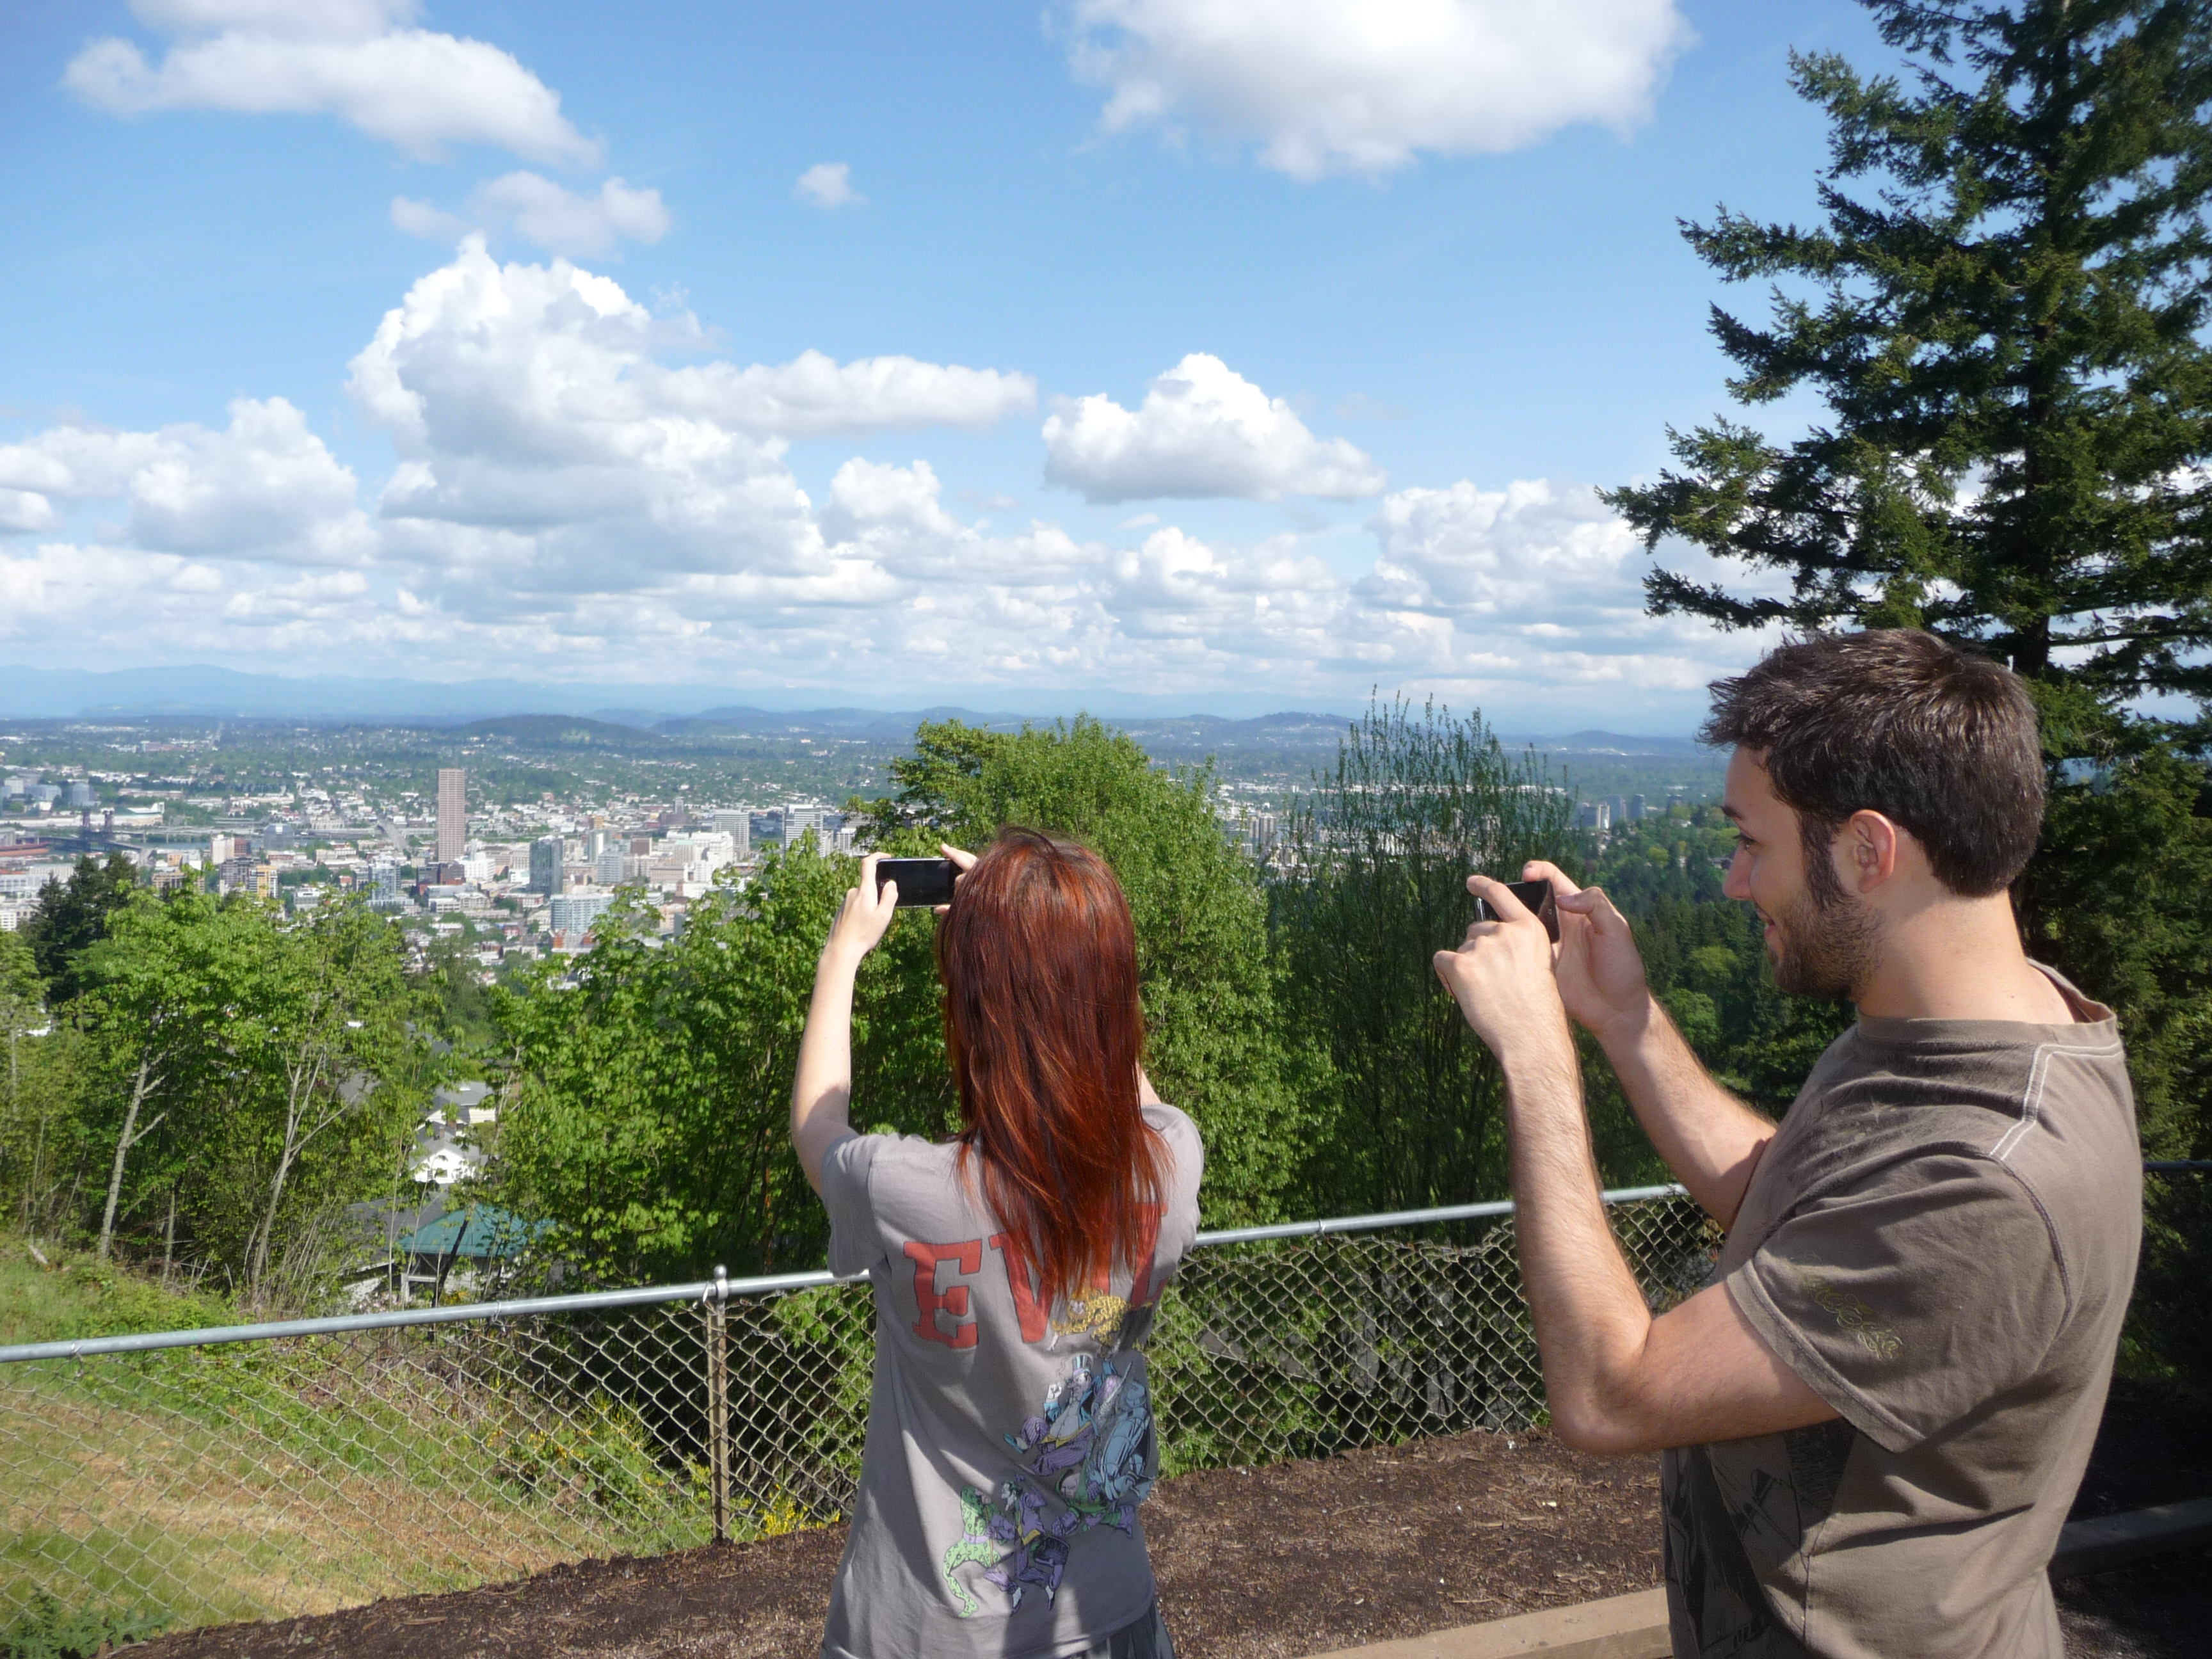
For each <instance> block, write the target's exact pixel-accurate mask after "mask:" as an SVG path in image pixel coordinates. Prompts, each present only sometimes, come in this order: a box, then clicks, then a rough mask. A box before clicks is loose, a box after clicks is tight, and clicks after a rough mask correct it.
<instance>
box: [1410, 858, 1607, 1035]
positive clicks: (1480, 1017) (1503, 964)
mask: <svg viewBox="0 0 2212 1659" xmlns="http://www.w3.org/2000/svg"><path fill="white" fill-rule="evenodd" d="M1467 890H1468V892H1470V893H1473V894H1475V895H1476V896H1479V897H1480V898H1481V899H1482V900H1484V901H1485V902H1486V903H1487V904H1488V905H1489V906H1490V909H1491V913H1492V915H1495V916H1496V917H1498V920H1497V921H1478V922H1474V923H1473V924H1472V925H1470V926H1469V927H1468V930H1467V938H1466V939H1464V940H1463V941H1462V943H1461V945H1460V947H1459V949H1457V950H1456V951H1437V954H1436V957H1435V963H1436V969H1437V978H1438V979H1440V980H1442V981H1443V982H1444V988H1445V989H1446V990H1448V991H1449V992H1450V993H1451V994H1452V996H1453V999H1454V1000H1456V1001H1457V1002H1458V1004H1459V1008H1460V1012H1462V1014H1464V1015H1466V1016H1467V1023H1468V1024H1469V1025H1471V1026H1473V1027H1474V1034H1475V1035H1476V1036H1479V1037H1480V1038H1481V1039H1482V1040H1483V1041H1484V1042H1486V1043H1488V1044H1489V1045H1490V1051H1491V1052H1492V1054H1496V1055H1497V1056H1498V1061H1499V1063H1500V1064H1505V1063H1508V1062H1510V1061H1511V1060H1516V1059H1518V1058H1520V1057H1522V1055H1524V1054H1533V1052H1534V1048H1533V1047H1532V1045H1545V1046H1548V1047H1550V1048H1554V1049H1556V1048H1559V1047H1560V1046H1561V1045H1562V1043H1563V1042H1564V1039H1565V1036H1566V1021H1565V1019H1564V1018H1561V1017H1560V1007H1559V986H1558V983H1557V981H1555V980H1554V979H1553V973H1552V941H1551V939H1550V937H1549V936H1548V935H1547V933H1545V931H1544V924H1543V923H1542V922H1541V921H1537V920H1536V918H1535V916H1534V915H1533V914H1532V913H1531V912H1530V911H1529V909H1528V907H1527V906H1525V905H1523V904H1522V902H1521V901H1520V900H1519V899H1516V898H1515V897H1514V896H1513V890H1512V889H1511V888H1510V887H1508V886H1506V885H1505V884H1504V882H1500V881H1492V879H1491V878H1489V877H1487V876H1469V877H1468V878H1467ZM1567 1062H1568V1064H1569V1065H1570V1066H1572V1064H1573V1063H1574V1060H1573V1054H1572V1050H1571V1048H1569V1050H1568V1054H1567Z"/></svg>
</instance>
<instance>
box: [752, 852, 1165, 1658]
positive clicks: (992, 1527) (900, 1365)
mask: <svg viewBox="0 0 2212 1659" xmlns="http://www.w3.org/2000/svg"><path fill="white" fill-rule="evenodd" d="M945 855H946V856H947V857H948V858H951V860H953V861H954V862H955V863H956V864H957V865H958V866H960V868H961V871H962V874H961V875H960V876H959V878H958V884H957V886H956V887H955V889H954V891H953V897H952V902H951V904H950V905H949V906H947V907H945V910H944V912H943V913H942V914H943V920H942V921H941V922H940V923H939V927H938V933H937V965H938V974H939V978H941V979H942V980H943V981H944V985H945V1003H944V1012H945V1048H946V1050H947V1052H948V1053H949V1054H950V1056H951V1061H952V1073H953V1079H954V1081H955V1083H956V1084H957V1087H958V1091H959V1096H960V1115H961V1124H962V1128H961V1132H960V1133H958V1134H957V1135H956V1136H955V1137H954V1138H953V1139H951V1140H950V1141H948V1142H944V1143H941V1144H940V1143H933V1142H930V1141H927V1140H922V1139H918V1138H915V1137H914V1136H909V1135H889V1134H872V1135H859V1134H854V1133H853V1130H852V1127H851V1125H850V1123H849V1121H848V1107H849V1104H850V1097H851V1094H852V1081H853V1063H852V1044H851V1036H850V1033H851V1024H852V1012H853V981H854V975H855V974H856V973H857V972H858V970H859V968H860V960H861V958H862V957H865V956H866V954H867V953H868V951H870V950H872V948H874V946H875V945H876V943H877V941H878V940H879V939H882V938H883V936H884V930H885V929H886V928H888V927H890V923H891V918H892V907H893V905H894V904H895V903H896V900H897V889H896V886H895V885H893V884H886V885H885V886H884V888H883V890H880V891H878V889H877V886H876V880H875V873H876V872H875V864H876V861H875V860H874V859H873V858H869V859H866V860H862V862H861V866H860V885H859V886H858V887H856V888H854V889H853V890H851V891H850V892H848V893H847V894H846V895H845V902H844V904H843V906H842V908H840V909H839V910H838V912H837V919H836V922H835V923H833V924H832V925H831V927H830V930H829V943H828V944H827V945H824V946H823V950H822V960H821V963H820V965H819V966H818V967H817V969H816V970H815V976H814V1001H813V1005H812V1006H811V1008H810V1009H809V1011H808V1013H807V1018H806V1034H805V1037H804V1039H803V1040H802V1041H801V1042H800V1044H799V1076H798V1079H797V1082H796V1084H795V1085H794V1086H793V1091H792V1100H791V1136H792V1141H793V1145H794V1146H796V1147H797V1149H798V1152H799V1162H800V1163H801V1164H804V1165H805V1170H806V1176H807V1179H808V1180H810V1181H811V1182H813V1183H814V1186H815V1189H816V1190H817V1191H818V1192H819V1193H820V1194H822V1198H823V1203H824V1204H825V1205H826V1206H828V1208H829V1227H830V1231H829V1266H830V1267H831V1269H832V1271H834V1272H836V1273H839V1274H844V1275H849V1274H856V1273H867V1274H868V1275H869V1277H870V1279H872V1281H873V1283H874V1286H875V1301H876V1373H875V1388H874V1391H873V1393H872V1395H871V1397H870V1399H869V1402H868V1439H867V1447H866V1451H865V1452H864V1454H863V1455H862V1456H861V1460H860V1495H859V1498H858V1501H857V1502H856V1504H855V1505H854V1516H853V1530H852V1536H851V1539H850V1541H849V1542H848V1544H847V1545H846V1547H845V1559H844V1561H843V1563H842V1565H840V1566H839V1568H838V1570H837V1584H836V1591H835V1593H834V1595H832V1597H831V1600H830V1604H829V1626H828V1628H827V1631H826V1632H825V1633H824V1635H823V1643H822V1650H823V1653H824V1654H825V1655H833V1656H838V1659H847V1656H849V1659H907V1656H911V1655H930V1656H939V1655H959V1656H965V1655H969V1654H975V1655H985V1654H987V1655H991V1656H994V1659H1024V1656H1029V1655H1039V1656H1054V1659H1072V1656H1078V1655H1092V1654H1095V1655H1098V1656H1102V1659H1103V1656H1109V1655H1110V1656H1112V1659H1154V1656H1158V1659H1171V1656H1172V1652H1173V1650H1172V1648H1171V1647H1170V1644H1169V1641H1168V1637H1167V1632H1166V1630H1165V1628H1164V1626H1162V1625H1161V1624H1160V1620H1159V1613H1158V1607H1157V1605H1156V1603H1155V1601H1154V1598H1153V1589H1152V1563H1151V1562H1150V1560H1149V1559H1147V1558H1146V1553H1145V1537H1144V1531H1143V1528H1142V1527H1141V1526H1140V1525H1139V1522H1138V1519H1137V1506H1138V1504H1140V1503H1141V1502H1143V1500H1144V1498H1145V1496H1146V1493H1147V1492H1150V1491H1151V1490H1152V1480H1153V1478H1154V1476H1155V1475H1156V1474H1157V1473H1158V1468H1159V1455H1158V1448H1157V1446H1156V1444H1155V1440H1154V1435H1153V1432H1152V1409H1151V1401H1152V1394H1151V1389H1150V1387H1149V1386H1148V1384H1147V1383H1146V1371H1145V1359H1144V1355H1143V1354H1142V1352H1139V1348H1138V1346H1137V1344H1138V1343H1139V1342H1140V1341H1141V1340H1142V1339H1143V1338H1144V1336H1145V1335H1146V1334H1147V1332H1148V1331H1149V1329H1150V1327H1151V1323H1152V1309H1153V1305H1154V1304H1155V1303H1156V1302H1157V1300H1158V1296H1159V1292H1160V1289H1161V1286H1162V1285H1164V1284H1165V1283H1166V1281H1167V1279H1169V1277H1170V1275H1171V1274H1172V1273H1174V1271H1175V1268H1176V1264H1177V1263H1178V1262H1179V1261H1181V1260H1182V1255H1183V1252H1184V1251H1185V1250H1186V1249H1188V1248H1189V1245H1190V1242H1191V1239H1192V1237H1193V1236H1194V1234H1195V1233H1196V1231H1197V1227H1198V1181H1199V1172H1200V1164H1201V1162H1202V1158H1203V1154H1202V1153H1201V1152H1200V1146H1199V1140H1198V1132H1197V1131H1196V1130H1195V1129H1194V1127H1192V1126H1191V1121H1190V1120H1189V1119H1188V1118H1187V1117H1185V1116H1184V1115H1182V1113H1181V1112H1179V1111H1177V1110H1176V1109H1174V1108H1173V1107H1171V1106H1166V1105H1163V1104H1161V1103H1160V1101H1159V1098H1158V1096H1156V1095H1155V1094H1154V1093H1153V1092H1152V1085H1151V1084H1150V1083H1149V1082H1147V1081H1146V1078H1145V1074H1144V1070H1143V1067H1142V1065H1141V1060H1142V1054H1143V1048H1144V1039H1145V1026H1144V1016H1143V1014H1142V1012H1140V1010H1139V1006H1138V1000H1137V941H1136V933H1135V929H1134V928H1133V926H1132V924H1131V922H1130V920H1129V906H1128V902H1127V900H1126V899H1124V898H1123V897H1122V896H1121V887H1120V885H1119V884H1117V883H1116V882H1115V879H1114V875H1113V872H1112V871H1110V870H1109V869H1108V868H1107V866H1106V864H1105V862H1104V860H1102V859H1100V858H1099V857H1098V856H1097V854H1094V853H1091V852H1090V851H1088V850H1087V849H1085V848H1081V847H1078V846H1073V845H1071V844H1069V843H1067V842H1059V841H1054V840H1052V839H1050V838H1048V837H1047V836H1042V835H1038V834H1036V833H1035V832H1034V831H1031V830H1026V829H1008V830H1004V831H1001V832H1000V836H999V838H998V840H997V841H995V842H993V843H992V844H991V846H990V847H989V848H987V850H986V851H985V852H984V853H983V854H981V857H977V856H975V855H974V854H967V853H963V852H959V851H957V850H956V849H954V848H949V847H948V848H945Z"/></svg>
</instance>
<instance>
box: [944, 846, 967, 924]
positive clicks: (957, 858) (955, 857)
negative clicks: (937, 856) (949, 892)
mask: <svg viewBox="0 0 2212 1659" xmlns="http://www.w3.org/2000/svg"><path fill="white" fill-rule="evenodd" d="M937 850H938V851H939V852H940V853H942V854H945V859H946V860H948V861H949V862H950V863H951V866H952V867H953V868H954V869H955V870H957V872H959V874H958V875H956V876H954V877H953V878H952V884H953V886H954V887H955V888H957V887H958V886H959V885H960V877H961V876H964V875H966V874H967V873H968V872H969V871H970V870H973V869H974V868H975V854H973V853H963V852H962V851H961V850H960V849H959V848H957V847H955V846H953V845H951V843H950V842H942V841H940V842H938V843H937ZM951 908H952V907H951V905H949V904H940V905H939V906H938V907H937V914H938V915H940V916H941V915H944V914H945V912H946V911H947V910H950V909H951Z"/></svg>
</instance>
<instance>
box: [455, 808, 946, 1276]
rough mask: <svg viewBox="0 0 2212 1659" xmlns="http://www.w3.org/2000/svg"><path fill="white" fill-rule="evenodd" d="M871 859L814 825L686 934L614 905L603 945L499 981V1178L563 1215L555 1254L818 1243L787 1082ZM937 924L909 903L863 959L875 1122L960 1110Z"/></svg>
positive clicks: (599, 1258)
mask: <svg viewBox="0 0 2212 1659" xmlns="http://www.w3.org/2000/svg"><path fill="white" fill-rule="evenodd" d="M858 871H859V866H858V864H857V862H856V861H855V860H851V859H845V858H835V857H830V858H825V857H823V856H822V855H821V854H819V853H818V852H817V850H816V848H815V845H814V843H813V842H812V840H811V838H810V839H809V840H807V841H805V842H802V843H801V844H800V845H799V847H798V848H794V849H792V850H790V851H787V852H784V853H781V854H771V855H769V857H768V858H767V859H766V860H763V865H762V867H761V870H760V872H759V874H758V875H757V878H755V880H754V881H753V883H752V884H751V885H750V887H748V888H746V889H745V890H743V891H740V890H738V888H737V887H736V885H735V884H734V883H733V882H732V881H731V880H730V879H728V878H724V879H723V880H722V881H721V882H720V884H718V885H717V887H716V889H715V890H714V893H713V894H712V895H710V896H708V897H706V898H703V899H701V900H699V901H697V902H695V903H694V904H693V905H692V907H691V908H690V915H688V916H687V918H686V919H685V924H684V929H683V931H682V933H680V934H678V936H677V937H676V938H675V939H672V940H671V941H668V942H666V943H665V944H663V943H661V942H659V941H658V940H657V939H653V938H652V935H651V931H650V929H651V926H652V924H653V916H652V914H651V913H650V912H649V911H648V910H647V909H645V908H643V907H641V906H640V905H638V904H637V903H636V902H635V900H634V899H633V900H631V901H629V902H625V903H624V904H623V905H622V906H621V907H619V908H617V910H615V911H613V912H611V913H610V914H608V915H603V916H602V917H601V918H600V921H599V943H598V945H596V946H595V947H594V948H593V949H592V951H590V952H588V953H587V954H586V955H584V956H582V957H577V958H575V959H574V962H573V963H548V964H546V965H544V967H543V968H542V969H540V970H539V971H538V973H536V974H535V975H532V976H530V977H528V978H526V979H525V980H524V981H522V982H521V983H520V985H518V986H517V987H514V988H513V989H511V990H503V991H501V992H500V993H498V994H497V996H496V999H495V1007H496V1012H497V1017H498V1019H499V1022H500V1025H501V1030H502V1032H503V1033H504V1040H505V1042H506V1044H507V1067H506V1070H507V1075H506V1079H505V1082H504V1086H503V1091H502V1098H501V1114H500V1124H499V1128H498V1131H497V1139H496V1141H495V1152H496V1154H497V1156H496V1159H495V1165H494V1168H495V1192H496V1194H497V1195H498V1197H499V1198H500V1200H501V1202H502V1203H503V1204H505V1205H506V1206H507V1207H509V1208H510V1209H513V1210H514V1211H515V1212H518V1213H520V1214H522V1215H525V1216H527V1217H530V1218H532V1219H543V1220H550V1221H552V1222H554V1223H555V1224H556V1226H557V1229H558V1231H557V1233H556V1236H555V1237H553V1238H552V1239H550V1241H549V1248H550V1250H551V1252H552V1253H553V1254H555V1255H558V1256H559V1257H561V1258H562V1259H563V1260H564V1261H568V1263H570V1264H571V1265H573V1266H574V1267H577V1268H579V1269H580V1270H581V1271H582V1272H583V1273H585V1274H586V1276H587V1277H590V1278H592V1279H598V1280H600V1281H603V1282H609V1281H612V1282H635V1281H636V1280H639V1279H656V1278H670V1277H685V1276H691V1275H696V1274H701V1273H704V1272H705V1271H706V1270H707V1269H708V1267H713V1266H714V1265H716V1264H718V1263H719V1264H720V1265H723V1266H726V1267H731V1268H732V1269H733V1270H735V1271H738V1272H740V1273H743V1272H757V1271H766V1270H769V1269H771V1268H774V1267H781V1266H787V1265H811V1264H812V1263H813V1262H816V1261H819V1260H820V1257H821V1251H822V1249H823V1243H824V1240H825V1238H826V1236H827V1219H826V1218H825V1217H824V1216H823V1212H822V1206H821V1204H820V1202H819V1200H817V1199H816V1198H815V1196H814V1194H813V1193H812V1191H811V1189H810V1188H808V1186H807V1184H806V1180H805V1176H804V1175H803V1174H802V1173H801V1172H800V1170H799V1164H798V1160H797V1158H795V1157H794V1156H793V1153H792V1151H791V1146H790V1139H789V1129H788V1121H789V1112H790V1100H791V1085H792V1077H793V1069H794V1066H795V1065H796V1063H797V1057H798V1047H799V1033H800V1031H801V1030H802V1029H803V1028H804V1026H805V1018H806V1008H807V1003H808V1000H809V999H810V997H811V994H812V990H813V983H814V965H815V961H816V958H817V957H818V956H819V955H820V954H821V949H822V941H823V939H824V938H826V937H827V936H828V933H829V920H830V918H831V916H832V915H835V914H836V908H837V905H838V902H839V901H840V900H841V899H842V896H843V895H844V892H845V890H846V889H847V888H848V887H849V886H850V885H851V884H853V881H854V878H856V876H857V874H858ZM930 937H931V918H930V917H929V916H928V915H927V914H915V913H908V915H902V917H901V918H900V919H899V921H898V922H897V923H896V925H895V926H894V927H892V929H891V932H890V934H889V935H888V936H887V937H886V939H885V940H884V944H883V945H882V946H880V947H879V948H878V950H877V951H874V952H873V953H872V954H871V956H870V957H869V959H868V961H867V963H866V964H865V965H864V966H863V968H862V969H861V974H860V984H859V987H858V996H857V998H856V1002H855V1007H854V1114H855V1117H856V1119H857V1121H860V1123H862V1124H863V1125H864V1126H866V1127H872V1128H888V1129H893V1130H898V1131H905V1132H912V1133H929V1134H936V1133H942V1132H943V1131H944V1129H945V1127H946V1119H947V1110H948V1107H949V1104H950V1094H951V1091H950V1080H949V1078H948V1076H947V1074H946V1072H945V1063H944V1049H943V1045H942V1041H941V1038H940V1037H939V1033H938V1031H937V1029H936V1010H937V1001H936V978H935V972H934V969H933V967H932V965H931V962H930V957H929V949H930Z"/></svg>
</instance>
